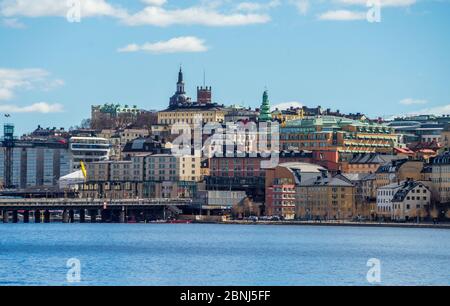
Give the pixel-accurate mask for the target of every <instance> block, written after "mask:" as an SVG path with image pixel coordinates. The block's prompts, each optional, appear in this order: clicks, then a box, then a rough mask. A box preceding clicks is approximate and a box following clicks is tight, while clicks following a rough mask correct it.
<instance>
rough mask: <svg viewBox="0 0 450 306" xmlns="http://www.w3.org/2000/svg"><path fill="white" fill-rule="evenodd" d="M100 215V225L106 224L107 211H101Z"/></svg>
mask: <svg viewBox="0 0 450 306" xmlns="http://www.w3.org/2000/svg"><path fill="white" fill-rule="evenodd" d="M100 213H101V217H102V223H106V222H108V210H107V209H102V211H101V212H100Z"/></svg>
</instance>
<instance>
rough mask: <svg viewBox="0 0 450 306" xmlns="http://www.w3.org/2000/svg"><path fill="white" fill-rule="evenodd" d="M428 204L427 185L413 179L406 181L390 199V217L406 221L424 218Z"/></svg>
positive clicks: (429, 193) (428, 190)
mask: <svg viewBox="0 0 450 306" xmlns="http://www.w3.org/2000/svg"><path fill="white" fill-rule="evenodd" d="M430 204H431V191H430V189H429V188H428V187H427V186H425V185H424V184H422V183H421V182H416V181H413V180H409V181H406V182H404V184H403V186H402V187H401V188H400V189H399V190H397V193H396V194H395V195H394V198H393V199H392V210H393V211H392V219H394V220H400V221H408V220H410V219H415V218H418V219H422V218H425V217H426V216H428V210H429V208H430Z"/></svg>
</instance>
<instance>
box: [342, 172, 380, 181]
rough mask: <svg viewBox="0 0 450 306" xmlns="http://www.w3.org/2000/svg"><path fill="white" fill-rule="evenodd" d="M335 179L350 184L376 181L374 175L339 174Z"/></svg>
mask: <svg viewBox="0 0 450 306" xmlns="http://www.w3.org/2000/svg"><path fill="white" fill-rule="evenodd" d="M337 177H339V178H344V179H345V180H347V181H350V182H358V181H370V180H375V179H376V174H375V173H341V174H338V175H337Z"/></svg>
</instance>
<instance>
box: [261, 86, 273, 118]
mask: <svg viewBox="0 0 450 306" xmlns="http://www.w3.org/2000/svg"><path fill="white" fill-rule="evenodd" d="M271 120H272V113H271V111H270V102H269V93H268V92H267V90H265V91H264V94H263V102H262V105H261V110H260V113H259V121H271Z"/></svg>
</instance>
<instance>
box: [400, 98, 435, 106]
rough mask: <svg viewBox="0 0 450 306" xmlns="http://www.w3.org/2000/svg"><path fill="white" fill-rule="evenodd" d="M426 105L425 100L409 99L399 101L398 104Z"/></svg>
mask: <svg viewBox="0 0 450 306" xmlns="http://www.w3.org/2000/svg"><path fill="white" fill-rule="evenodd" d="M427 103H428V101H427V100H419V99H411V98H407V99H403V100H401V101H400V104H402V105H417V104H427Z"/></svg>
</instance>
